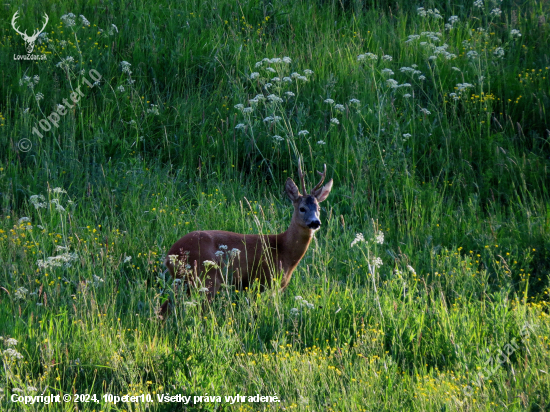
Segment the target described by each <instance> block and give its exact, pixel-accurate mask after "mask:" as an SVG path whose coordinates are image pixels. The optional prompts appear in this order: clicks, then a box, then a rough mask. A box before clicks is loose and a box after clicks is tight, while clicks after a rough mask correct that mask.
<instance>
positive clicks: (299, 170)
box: [298, 156, 306, 195]
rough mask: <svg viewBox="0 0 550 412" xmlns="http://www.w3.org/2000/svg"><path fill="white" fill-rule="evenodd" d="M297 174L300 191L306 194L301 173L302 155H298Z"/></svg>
mask: <svg viewBox="0 0 550 412" xmlns="http://www.w3.org/2000/svg"><path fill="white" fill-rule="evenodd" d="M298 176H300V186H302V193H303V194H304V195H305V194H306V183H305V182H304V174H303V173H302V157H301V156H299V157H298Z"/></svg>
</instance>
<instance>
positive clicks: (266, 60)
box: [254, 56, 292, 67]
mask: <svg viewBox="0 0 550 412" xmlns="http://www.w3.org/2000/svg"><path fill="white" fill-rule="evenodd" d="M282 63H284V64H290V63H292V59H291V58H290V57H287V56H285V57H283V58H280V57H273V58H272V59H269V58H267V57H264V58H263V59H262V60H260V61H259V62H256V64H255V65H254V67H262V66H264V65H267V64H282Z"/></svg>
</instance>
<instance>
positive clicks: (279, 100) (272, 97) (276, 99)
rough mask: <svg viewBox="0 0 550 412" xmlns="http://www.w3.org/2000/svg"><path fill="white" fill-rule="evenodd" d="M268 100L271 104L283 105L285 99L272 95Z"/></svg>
mask: <svg viewBox="0 0 550 412" xmlns="http://www.w3.org/2000/svg"><path fill="white" fill-rule="evenodd" d="M267 100H269V101H270V102H271V103H282V102H283V99H281V98H280V97H279V96H277V95H275V94H270V95H269V96H267Z"/></svg>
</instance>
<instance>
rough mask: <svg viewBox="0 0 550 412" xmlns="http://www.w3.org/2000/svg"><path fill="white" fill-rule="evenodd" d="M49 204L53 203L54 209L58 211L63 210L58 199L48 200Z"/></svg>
mask: <svg viewBox="0 0 550 412" xmlns="http://www.w3.org/2000/svg"><path fill="white" fill-rule="evenodd" d="M50 204H51V205H54V207H55V210H57V211H58V212H65V208H64V207H63V206H61V204H60V203H59V199H57V198H53V199H52V200H50Z"/></svg>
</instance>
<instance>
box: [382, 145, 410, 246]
mask: <svg viewBox="0 0 550 412" xmlns="http://www.w3.org/2000/svg"><path fill="white" fill-rule="evenodd" d="M403 136H404V135H403ZM409 136H410V135H409ZM374 243H378V244H379V245H382V244H383V243H384V232H382V231H381V230H379V231H378V233H377V234H376V236H375V237H374Z"/></svg>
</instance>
